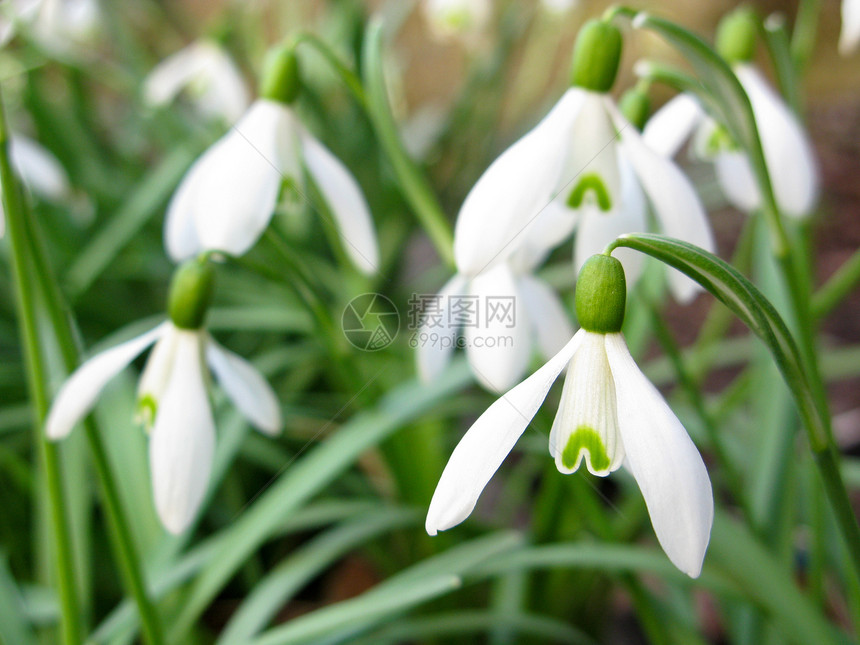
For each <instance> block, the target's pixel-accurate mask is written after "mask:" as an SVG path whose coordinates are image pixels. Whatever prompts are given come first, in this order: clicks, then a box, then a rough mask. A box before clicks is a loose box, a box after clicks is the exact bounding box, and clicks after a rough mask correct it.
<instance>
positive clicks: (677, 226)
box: [616, 113, 715, 302]
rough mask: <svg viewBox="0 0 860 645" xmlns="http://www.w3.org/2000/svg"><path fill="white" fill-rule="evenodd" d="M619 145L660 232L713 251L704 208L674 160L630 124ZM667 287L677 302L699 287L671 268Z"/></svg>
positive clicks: (620, 118) (712, 241)
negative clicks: (656, 148)
mask: <svg viewBox="0 0 860 645" xmlns="http://www.w3.org/2000/svg"><path fill="white" fill-rule="evenodd" d="M616 118H617V119H618V120H619V122H620V121H621V120H623V117H622V116H621V115H620V114H617V113H616ZM622 148H623V150H624V154H625V156H626V157H627V159H628V160H629V162H630V165H631V166H633V169H634V171H635V172H636V176H637V177H638V178H639V182H640V183H641V185H642V189H643V190H644V191H645V193H646V194H647V195H648V198H649V199H650V200H651V204H652V205H653V207H654V213H655V214H656V215H657V218H658V219H659V222H660V227H661V229H662V232H663V233H665V234H666V235H668V236H670V237H674V238H677V239H679V240H684V241H685V242H690V243H691V244H695V245H696V246H699V247H701V248H703V249H705V250H706V251H709V252H711V253H713V252H714V251H715V243H714V236H713V233H712V232H711V225H710V223H709V222H708V218H707V215H706V214H705V209H704V207H703V206H702V202H701V201H700V200H699V197H698V195H696V190H695V189H694V188H693V185H692V184H691V183H690V180H689V179H687V177H686V175H684V173H683V172H681V170H680V169H679V168H678V166H676V165H675V162H673V161H672V160H671V159H669V158H667V157H664V156H662V155H659V154H657V153H656V152H654V151H653V150H651V149H650V148H648V146H647V145H646V143H645V142H644V141H643V140H642V137H641V136H640V135H639V133H638V132H637V131H636V129H635V128H634V127H633V126H628V127H626V128H625V129H624V132H623V134H622ZM669 286H670V288H671V289H672V293H673V294H674V295H675V297H676V298H677V299H678V300H679V301H681V302H686V301H688V300H690V299H691V298H692V297H693V296H694V295H695V294H696V293H697V292H698V290H699V289H700V287H699V286H698V285H697V284H696V283H695V282H693V281H692V280H690V279H689V278H687V277H686V276H685V275H683V274H681V273H679V272H678V271H676V270H674V269H671V270H670V271H669Z"/></svg>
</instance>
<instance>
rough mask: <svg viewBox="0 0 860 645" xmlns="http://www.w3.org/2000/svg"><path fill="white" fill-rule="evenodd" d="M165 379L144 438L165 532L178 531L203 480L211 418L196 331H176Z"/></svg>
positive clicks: (194, 506) (211, 446)
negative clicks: (148, 434)
mask: <svg viewBox="0 0 860 645" xmlns="http://www.w3.org/2000/svg"><path fill="white" fill-rule="evenodd" d="M177 334H178V342H177V346H176V356H175V361H174V365H173V370H172V371H171V375H170V380H169V382H168V385H167V388H166V390H165V392H164V396H163V398H162V400H161V402H160V404H159V406H158V414H157V415H156V417H155V426H154V427H153V429H152V436H151V437H150V441H149V466H150V472H151V474H152V488H153V493H154V496H155V508H156V510H157V511H158V516H159V517H160V518H161V522H162V524H164V526H165V528H166V529H167V530H168V531H170V532H171V533H175V534H178V533H182V531H184V530H185V529H186V528H188V525H189V524H190V523H191V521H192V520H193V519H194V516H195V515H196V514H197V510H198V508H199V506H200V503H201V502H202V501H203V495H204V494H205V492H206V487H207V485H208V483H209V473H210V471H211V469H212V456H213V453H214V450H215V422H214V420H213V419H212V410H211V409H210V407H209V399H208V397H207V394H206V387H205V385H204V380H203V369H202V367H203V366H202V359H203V357H202V347H201V340H202V339H201V334H200V332H195V331H185V330H178V332H177Z"/></svg>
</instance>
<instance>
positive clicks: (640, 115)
mask: <svg viewBox="0 0 860 645" xmlns="http://www.w3.org/2000/svg"><path fill="white" fill-rule="evenodd" d="M618 109H619V110H621V114H623V115H624V116H625V118H626V119H627V120H628V121H630V123H632V124H633V127H635V128H636V129H637V130H640V131H641V130H642V128H644V127H645V122H646V121H648V117H649V116H650V114H651V99H650V98H649V97H648V93H647V92H645V91H644V90H642V89H640V88H638V87H634V88H633V89H630V90H627V91H626V92H624V94H622V95H621V100H620V101H619V102H618Z"/></svg>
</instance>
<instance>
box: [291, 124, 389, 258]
mask: <svg viewBox="0 0 860 645" xmlns="http://www.w3.org/2000/svg"><path fill="white" fill-rule="evenodd" d="M301 142H302V153H303V154H304V160H305V165H306V166H307V168H308V172H310V174H311V176H312V177H313V180H314V182H315V183H316V185H317V186H318V187H319V189H320V192H321V193H322V196H323V198H324V199H325V200H326V203H327V204H328V206H329V208H330V209H331V213H332V215H333V216H334V219H335V222H336V223H337V227H338V230H339V231H340V237H341V240H343V249H344V251H346V254H347V255H348V256H349V258H350V259H351V260H352V261H353V263H354V264H355V266H356V267H358V268H359V269H361V271H363V272H364V273H367V274H374V273H377V272H378V271H379V246H378V244H377V242H376V233H375V232H374V229H373V218H372V217H371V216H370V209H369V208H368V207H367V202H366V201H365V200H364V195H363V194H362V193H361V188H359V186H358V183H356V181H355V179H354V178H353V176H352V175H351V174H350V172H349V170H347V169H346V166H344V165H343V164H342V163H341V162H340V160H339V159H338V158H337V157H335V156H334V155H333V154H332V153H331V152H329V151H328V150H327V149H326V147H325V146H323V145H322V144H321V143H320V142H319V141H317V140H316V139H315V138H314V137H313V136H311V134H309V133H308V132H302V136H301Z"/></svg>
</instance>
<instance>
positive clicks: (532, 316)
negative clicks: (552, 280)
mask: <svg viewBox="0 0 860 645" xmlns="http://www.w3.org/2000/svg"><path fill="white" fill-rule="evenodd" d="M517 282H518V290H517V291H518V293H519V296H520V298H522V300H523V308H524V309H525V310H526V311H527V312H528V316H529V321H530V322H531V324H532V327H534V332H535V334H536V336H537V343H538V347H539V348H540V351H541V353H542V354H543V355H544V356H545V357H546V358H549V357H550V356H553V355H554V354H555V353H556V352H558V351H559V350H560V349H561V348H562V347H564V344H565V343H566V342H567V340H568V339H569V338H570V337H571V336H573V326H572V325H571V324H570V318H569V317H568V314H567V312H566V311H565V309H564V305H563V304H562V302H561V300H560V299H559V297H558V294H556V292H555V291H554V290H553V289H552V288H551V287H550V286H549V285H547V284H546V283H545V282H544V281H543V280H540V279H539V278H536V277H534V276H531V275H521V276H519V277H518V278H517Z"/></svg>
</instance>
